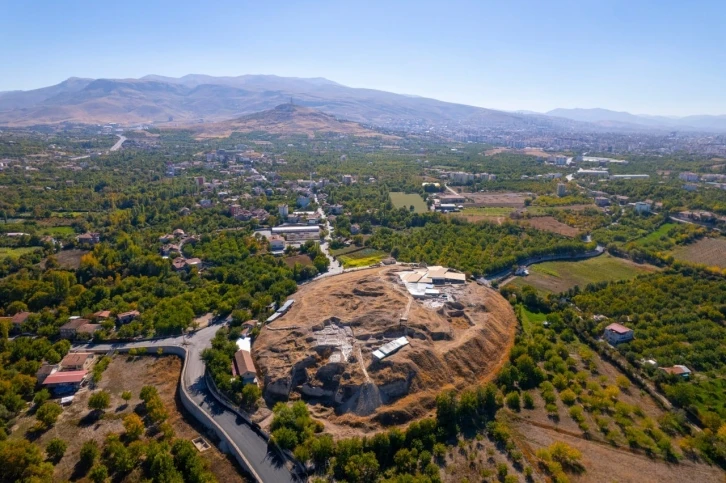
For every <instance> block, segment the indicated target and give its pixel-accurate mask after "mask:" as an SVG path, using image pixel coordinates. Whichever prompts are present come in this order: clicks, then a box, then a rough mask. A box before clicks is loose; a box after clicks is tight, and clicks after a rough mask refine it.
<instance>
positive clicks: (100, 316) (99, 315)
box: [93, 310, 111, 320]
mask: <svg viewBox="0 0 726 483" xmlns="http://www.w3.org/2000/svg"><path fill="white" fill-rule="evenodd" d="M109 317H111V311H110V310H99V311H98V312H96V313H95V314H93V318H94V319H95V320H106V319H108V318H109Z"/></svg>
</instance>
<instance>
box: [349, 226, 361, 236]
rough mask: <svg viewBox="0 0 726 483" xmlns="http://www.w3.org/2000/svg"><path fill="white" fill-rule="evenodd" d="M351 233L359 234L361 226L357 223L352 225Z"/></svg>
mask: <svg viewBox="0 0 726 483" xmlns="http://www.w3.org/2000/svg"><path fill="white" fill-rule="evenodd" d="M350 233H351V235H357V234H358V233H360V226H359V225H358V224H356V223H353V224H352V225H350Z"/></svg>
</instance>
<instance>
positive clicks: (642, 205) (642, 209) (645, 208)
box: [635, 201, 650, 214]
mask: <svg viewBox="0 0 726 483" xmlns="http://www.w3.org/2000/svg"><path fill="white" fill-rule="evenodd" d="M635 212H636V213H641V214H642V213H650V203H646V202H645V201H637V202H636V203H635Z"/></svg>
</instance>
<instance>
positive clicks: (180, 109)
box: [0, 74, 726, 133]
mask: <svg viewBox="0 0 726 483" xmlns="http://www.w3.org/2000/svg"><path fill="white" fill-rule="evenodd" d="M291 99H292V100H293V101H294V102H295V104H297V105H302V106H306V107H310V108H314V109H317V110H319V111H322V112H324V113H327V114H330V115H332V116H335V117H336V118H338V119H345V120H350V121H354V122H358V123H363V124H367V125H372V126H379V127H384V128H390V129H395V130H402V131H404V130H414V131H428V130H431V131H432V132H434V133H436V132H438V131H441V130H442V129H443V130H445V131H448V132H462V131H463V132H467V131H468V132H476V131H482V130H490V129H514V130H531V129H534V130H538V131H542V132H548V131H549V132H553V131H554V132H575V131H580V132H586V131H587V132H605V131H643V130H659V131H667V130H692V131H697V130H700V131H716V132H726V116H688V117H684V118H669V117H659V116H639V115H634V114H630V113H627V112H616V111H609V110H607V109H555V110H552V111H549V112H548V113H546V114H538V113H534V112H531V111H518V112H505V111H498V110H494V109H486V108H481V107H474V106H468V105H464V104H455V103H450V102H443V101H439V100H436V99H429V98H425V97H418V96H411V95H405V94H394V93H391V92H385V91H379V90H374V89H361V88H352V87H347V86H344V85H341V84H338V83H337V82H333V81H330V80H328V79H324V78H321V77H316V78H298V77H279V76H274V75H242V76H237V77H214V76H209V75H203V74H189V75H185V76H183V77H178V78H175V77H165V76H160V75H147V76H145V77H142V78H140V79H85V78H76V77H72V78H69V79H67V80H65V81H63V82H61V83H59V84H57V85H54V86H49V87H44V88H41V89H34V90H29V91H7V92H0V125H5V126H32V125H37V124H59V123H64V122H70V123H86V124H100V123H108V122H116V123H120V124H123V125H132V124H142V123H143V124H152V123H153V124H155V125H162V126H163V125H165V124H167V123H169V122H172V121H173V122H174V124H175V125H177V124H195V123H200V122H203V123H209V122H220V121H226V120H230V119H235V118H239V117H240V116H244V115H247V114H252V113H255V112H261V111H266V110H269V109H273V108H274V107H275V106H279V105H281V104H286V103H289V102H290V100H291Z"/></svg>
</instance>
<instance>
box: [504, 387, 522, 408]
mask: <svg viewBox="0 0 726 483" xmlns="http://www.w3.org/2000/svg"><path fill="white" fill-rule="evenodd" d="M505 402H506V404H507V407H508V408H509V409H512V410H513V411H519V410H520V409H521V403H520V400H519V393H518V392H516V391H512V392H510V393H509V394H507V397H506V398H505Z"/></svg>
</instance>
